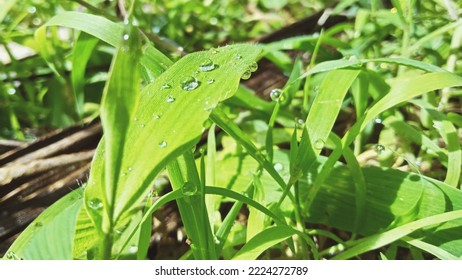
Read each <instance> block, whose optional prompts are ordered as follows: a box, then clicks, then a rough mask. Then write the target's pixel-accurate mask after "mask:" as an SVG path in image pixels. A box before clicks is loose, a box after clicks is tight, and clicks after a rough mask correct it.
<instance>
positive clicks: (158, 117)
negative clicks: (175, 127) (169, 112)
mask: <svg viewBox="0 0 462 280" xmlns="http://www.w3.org/2000/svg"><path fill="white" fill-rule="evenodd" d="M152 117H153V118H154V119H155V120H158V119H160V115H157V114H153V115H152Z"/></svg>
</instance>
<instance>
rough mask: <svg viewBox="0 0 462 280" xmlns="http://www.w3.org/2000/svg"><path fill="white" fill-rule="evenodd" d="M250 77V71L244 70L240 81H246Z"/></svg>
mask: <svg viewBox="0 0 462 280" xmlns="http://www.w3.org/2000/svg"><path fill="white" fill-rule="evenodd" d="M250 76H252V72H250V70H245V72H244V74H242V76H241V79H243V80H248V79H249V78H250Z"/></svg>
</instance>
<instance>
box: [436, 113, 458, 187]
mask: <svg viewBox="0 0 462 280" xmlns="http://www.w3.org/2000/svg"><path fill="white" fill-rule="evenodd" d="M435 126H436V127H437V130H438V131H439V132H440V134H441V135H442V136H443V139H444V141H445V142H446V144H447V149H448V170H447V173H446V178H445V179H444V182H445V183H446V184H448V185H451V186H453V187H455V188H457V187H458V186H459V180H460V176H461V167H462V151H461V149H460V144H459V135H458V133H457V129H456V128H455V127H454V125H453V124H452V123H451V122H450V121H447V120H443V121H441V122H435Z"/></svg>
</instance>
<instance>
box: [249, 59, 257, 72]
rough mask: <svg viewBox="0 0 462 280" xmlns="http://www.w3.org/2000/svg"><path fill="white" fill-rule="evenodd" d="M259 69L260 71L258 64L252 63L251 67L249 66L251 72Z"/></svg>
mask: <svg viewBox="0 0 462 280" xmlns="http://www.w3.org/2000/svg"><path fill="white" fill-rule="evenodd" d="M257 69H258V64H257V62H255V61H254V62H252V63H250V65H249V70H250V72H255V71H257Z"/></svg>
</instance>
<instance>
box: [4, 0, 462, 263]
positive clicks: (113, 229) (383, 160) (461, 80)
mask: <svg viewBox="0 0 462 280" xmlns="http://www.w3.org/2000/svg"><path fill="white" fill-rule="evenodd" d="M77 2H82V1H77ZM140 2H143V1H140ZM173 3H174V4H171V5H172V7H171V8H172V11H177V12H178V11H179V9H180V8H179V7H180V6H179V2H178V3H177V2H175V1H174V2H173ZM278 3H279V4H281V5H283V4H284V5H286V4H287V3H286V2H285V1H261V3H260V4H259V5H262V6H261V7H260V8H261V10H262V11H266V10H267V9H269V10H271V7H270V6H271V5H276V4H278ZM392 3H393V4H394V7H386V5H385V4H384V3H382V1H371V2H367V1H340V4H339V5H338V6H337V8H336V10H334V11H337V12H341V11H342V9H348V10H349V11H350V12H351V11H352V12H353V13H354V15H355V18H354V22H347V23H344V24H339V25H337V26H334V27H332V28H331V29H328V30H323V31H322V32H321V33H320V34H319V36H317V35H316V34H315V35H310V36H300V37H296V38H289V39H284V40H282V41H280V42H275V43H270V44H267V45H258V44H242V43H239V44H229V45H225V46H221V47H219V46H218V45H219V43H220V40H219V39H218V40H217V39H216V38H215V39H214V40H211V39H210V38H209V37H207V36H208V34H209V33H206V34H204V35H203V36H204V37H205V38H202V39H201V38H199V39H197V38H195V39H194V40H198V41H191V42H190V44H188V43H187V36H186V35H185V34H184V33H182V34H180V35H178V34H177V33H178V32H179V31H175V30H172V29H169V28H170V27H165V28H166V30H165V32H166V33H165V35H166V36H169V38H171V39H175V40H177V42H179V43H180V44H181V45H183V46H185V47H188V46H194V48H196V44H200V43H202V47H204V48H207V50H204V51H197V52H192V53H190V54H188V55H184V56H181V57H178V55H179V52H178V50H179V49H178V48H177V47H175V46H174V45H173V44H170V43H168V44H165V42H164V43H160V42H158V41H156V40H157V39H159V37H155V38H153V37H152V35H153V34H152V33H151V32H150V30H149V26H150V25H149V23H148V22H146V21H147V20H148V18H146V17H138V16H139V15H140V9H141V8H140V7H141V6H142V5H141V4H140V3H135V2H132V6H130V7H127V15H126V19H127V20H126V21H125V23H122V22H120V21H119V22H116V19H115V18H114V15H110V14H109V15H108V14H106V12H103V11H102V10H101V9H100V8H99V7H96V6H91V7H89V8H90V10H92V11H93V12H95V13H100V15H90V14H88V13H80V12H66V13H60V14H58V15H56V16H54V17H52V18H51V19H50V20H49V21H47V23H45V24H44V25H42V27H40V28H39V29H38V30H37V31H36V32H35V40H36V42H37V44H38V45H37V46H38V47H39V48H38V50H39V51H40V54H41V55H42V57H43V58H44V61H45V62H43V61H42V62H40V63H41V64H40V67H41V68H43V69H47V71H48V73H49V75H50V77H49V80H52V81H53V83H55V84H56V85H59V86H61V87H64V88H66V85H67V88H68V93H66V91H64V93H63V94H70V95H71V96H72V98H70V100H72V102H71V103H70V104H61V105H62V106H61V107H60V109H59V110H65V107H64V106H65V105H66V106H67V105H70V106H71V107H72V108H73V110H72V111H68V112H72V113H71V115H70V116H69V117H71V116H72V117H73V118H74V119H73V120H74V121H78V120H81V119H85V116H87V115H89V112H87V111H86V108H87V107H88V105H89V103H98V104H99V105H98V106H99V116H100V118H101V121H102V124H103V129H104V137H103V139H102V140H101V142H100V143H99V146H98V148H97V151H96V155H95V157H94V159H93V162H92V168H91V172H90V178H89V180H88V183H87V184H86V186H85V188H84V189H78V190H76V191H74V192H72V193H71V194H69V195H68V196H66V197H64V198H62V199H61V200H60V201H58V202H57V203H55V204H54V205H52V206H51V207H50V208H48V209H47V210H46V211H45V212H44V213H43V214H42V215H41V216H39V217H38V218H37V220H36V221H35V222H34V223H32V224H31V226H29V227H28V228H27V229H26V230H25V231H24V232H23V233H22V234H21V235H20V236H19V238H18V239H17V240H16V242H15V243H14V244H13V245H12V247H11V248H10V249H9V251H8V253H7V254H6V255H5V258H9V259H16V258H24V259H118V258H123V259H126V258H128V259H144V258H146V254H147V251H148V246H149V240H150V236H151V228H152V224H151V222H152V215H153V213H154V212H155V211H157V210H158V209H159V208H160V207H161V206H162V205H165V204H166V203H167V202H170V201H176V203H177V205H178V209H179V213H180V216H181V219H182V222H183V225H184V230H185V232H186V235H187V238H188V244H189V245H190V251H189V252H187V253H186V254H185V255H184V256H183V257H182V258H183V259H220V258H225V259H257V258H260V259H272V258H274V256H275V255H276V256H277V258H283V259H324V258H325V259H351V258H358V259H362V258H373V259H383V258H386V259H397V258H414V257H415V256H423V257H425V258H440V259H460V258H461V257H462V250H461V248H462V235H461V233H460V230H459V229H460V227H461V225H462V216H461V215H462V214H461V211H462V192H461V190H460V188H461V186H462V182H461V164H462V163H461V159H462V151H461V140H460V139H461V138H462V137H461V136H462V133H461V126H460V125H461V120H460V119H461V118H460V115H461V113H462V112H461V111H460V108H461V101H462V100H461V92H460V87H461V86H462V77H461V76H460V71H461V65H460V64H458V63H457V53H456V52H455V50H456V49H457V47H458V45H460V40H458V38H459V37H460V32H461V29H460V26H461V24H460V20H457V19H451V18H450V15H451V13H450V12H451V11H452V10H451V8H450V7H446V6H444V5H443V4H438V3H433V4H430V3H428V2H425V3H420V2H419V3H413V4H412V5H411V4H409V2H406V1H392ZM289 4H290V3H289ZM289 4H287V5H288V6H287V7H288V9H289V10H290V9H291V8H293V7H295V4H294V3H292V4H293V5H294V6H291V5H289ZM299 4H300V3H299ZM301 4H303V2H302V3H301ZM347 4H348V5H347ZM189 5H193V4H188V5H184V6H181V14H182V15H184V17H177V20H178V21H179V22H176V21H174V22H173V23H172V24H176V25H177V26H184V25H185V20H186V21H187V19H188V18H189V16H190V13H189V12H188V11H190V10H188V9H192V7H190V6H189ZM459 8H460V7H459ZM212 10H213V9H212ZM170 12H171V11H170ZM170 12H169V13H167V14H166V15H163V16H166V17H174V16H173V15H172V14H170ZM214 12H217V11H213V12H210V13H207V15H208V16H212V17H214V16H216V14H214ZM171 13H173V12H171ZM270 14H271V13H270ZM104 16H105V17H104ZM216 18H217V21H218V23H219V24H218V23H217V24H218V25H220V26H221V25H223V26H225V25H228V24H231V23H230V22H232V21H233V20H234V14H231V15H229V16H228V17H225V18H224V19H221V18H218V17H216ZM135 19H136V20H138V23H137V24H135V23H136V21H135ZM201 20H202V19H198V21H197V22H190V23H189V22H188V23H187V25H186V26H185V28H186V29H185V30H186V32H188V30H189V29H190V28H189V25H191V26H192V28H193V30H194V28H200V26H201ZM90 21H91V24H89V22H90ZM450 21H451V22H450ZM259 24H260V25H261V24H264V21H263V20H261V21H259ZM196 25H197V26H196ZM56 26H62V27H66V28H71V29H72V30H74V31H73V32H76V36H75V39H74V44H73V50H71V52H70V53H71V54H72V59H71V61H74V66H73V67H71V69H70V73H69V70H68V69H66V67H67V66H65V65H63V63H62V59H61V58H62V57H65V56H66V51H63V48H64V49H65V47H66V46H64V47H63V44H65V43H63V42H61V41H60V40H58V39H57V37H56V36H57V35H56V34H55V33H56ZM155 26H156V25H154V27H155ZM256 26H257V25H256ZM255 28H257V27H255ZM430 30H431V32H430ZM433 30H435V31H433ZM210 33H213V32H211V31H210ZM175 34H176V35H175ZM210 36H212V35H210ZM213 36H218V37H220V36H222V35H220V34H213ZM213 36H212V37H213ZM252 36H256V35H252ZM156 38H157V39H156ZM178 38H180V39H178ZM229 38H233V37H232V36H231V35H230V37H229ZM241 38H242V37H241ZM209 40H210V41H209ZM212 41H213V42H214V43H211V42H212ZM457 42H459V43H457ZM166 46H167V47H166ZM287 50H290V51H293V52H297V53H298V54H299V56H296V57H295V58H292V57H291V56H288V55H287V54H286V53H285V52H284V51H287ZM453 56H456V57H455V58H456V60H454V57H453ZM108 57H112V60H111V66H110V69H109V71H108V72H107V73H105V72H100V73H99V74H100V75H101V74H104V75H105V76H104V77H103V78H99V80H98V79H97V78H94V79H96V80H97V81H98V82H96V83H95V82H94V81H92V79H87V78H85V76H86V75H87V74H86V71H85V69H86V68H88V67H90V65H92V63H95V62H94V61H93V60H100V61H105V59H107V58H108ZM263 57H265V58H268V59H269V60H271V61H273V62H274V63H275V64H276V65H278V66H279V67H280V68H281V70H283V71H286V72H287V76H288V81H287V83H286V84H285V86H284V87H283V88H281V89H275V92H276V93H277V94H276V93H273V94H272V100H263V99H260V98H258V97H257V96H256V95H257V94H258V93H254V92H253V91H252V90H250V89H248V88H245V87H244V86H242V85H240V81H241V79H248V78H249V77H250V76H251V75H252V73H253V72H254V71H255V70H256V68H257V65H258V64H257V63H258V61H259V60H260V59H261V58H263ZM77 61H79V62H82V63H80V64H78V63H75V62H77ZM15 63H16V64H17V65H19V64H22V62H14V63H13V62H12V63H11V64H15ZM45 63H46V65H45ZM69 81H71V82H69ZM102 82H104V87H102V86H101V83H102ZM69 83H70V84H69ZM69 85H70V86H69ZM88 89H91V90H92V91H98V90H99V91H100V93H99V94H100V95H101V102H99V101H97V102H96V101H95V102H93V101H92V102H89V101H88V97H87V94H86V93H85V91H87V90H88ZM8 101H9V102H10V101H12V100H10V99H8ZM16 101H17V100H16ZM56 102H58V101H56ZM9 108H10V107H9ZM12 108H14V107H12ZM53 110H55V109H53ZM56 110H58V109H56ZM7 113H8V114H9V115H8V116H5V118H8V119H9V120H10V122H9V124H10V128H14V129H16V131H21V130H20V125H19V123H20V121H19V120H18V118H17V117H16V114H15V111H14V110H10V111H8V112H7ZM53 114H55V115H59V114H64V113H62V112H59V111H56V112H53ZM53 114H52V115H53ZM216 127H219V128H220V129H221V130H219V131H218V130H215V128H216ZM207 130H208V137H207V140H206V141H205V143H204V142H200V141H199V140H200V138H201V136H202V135H203V133H204V132H205V131H207ZM199 143H200V144H199ZM165 170H166V171H167V172H166V173H165V172H164V171H165ZM160 174H167V175H168V177H169V179H170V183H171V188H172V190H171V191H170V192H167V193H166V194H164V195H162V196H161V197H160V198H159V199H158V200H156V201H155V202H153V201H152V197H153V193H152V191H153V189H152V185H153V182H154V181H155V180H156V178H157V177H158V176H159V175H160ZM223 205H227V206H228V205H232V206H231V207H227V208H229V209H230V210H229V211H227V212H224V211H220V210H222V208H223V207H221V206H223ZM245 207H246V208H247V209H245ZM247 210H248V211H247ZM246 213H248V215H247V216H246V223H241V222H238V221H237V220H236V217H237V216H238V215H239V214H241V215H242V214H246ZM64 221H65V222H64ZM37 225H39V226H37ZM63 232H64V233H63ZM54 239H56V240H57V241H56V242H59V244H61V246H60V248H61V250H58V251H56V252H55V251H51V250H50V251H47V250H44V249H43V248H44V246H46V244H48V243H49V242H50V240H54ZM398 247H401V248H404V249H405V250H404V251H405V252H406V253H405V254H404V255H403V253H402V254H401V255H397V253H396V252H397V248H398Z"/></svg>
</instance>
